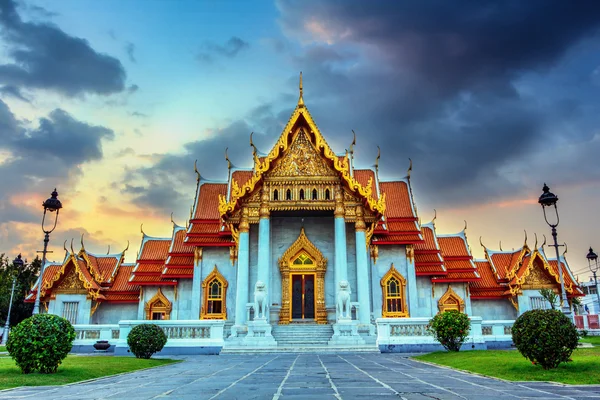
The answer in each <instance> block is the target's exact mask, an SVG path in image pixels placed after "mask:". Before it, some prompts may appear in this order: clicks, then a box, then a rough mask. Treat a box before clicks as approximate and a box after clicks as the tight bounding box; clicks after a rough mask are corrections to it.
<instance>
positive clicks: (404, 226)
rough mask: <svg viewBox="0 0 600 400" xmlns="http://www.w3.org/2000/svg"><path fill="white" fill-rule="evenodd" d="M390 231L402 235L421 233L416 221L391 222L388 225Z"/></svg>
mask: <svg viewBox="0 0 600 400" xmlns="http://www.w3.org/2000/svg"><path fill="white" fill-rule="evenodd" d="M387 228H388V231H390V232H402V233H408V232H410V233H412V232H416V233H421V232H420V231H419V228H418V227H417V224H416V223H415V221H389V222H388V223H387Z"/></svg>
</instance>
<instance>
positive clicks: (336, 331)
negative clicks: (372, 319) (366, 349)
mask: <svg viewBox="0 0 600 400" xmlns="http://www.w3.org/2000/svg"><path fill="white" fill-rule="evenodd" d="M364 344H365V340H364V339H363V338H362V337H361V336H360V335H359V334H358V324H357V321H352V320H351V319H347V318H340V319H338V321H337V323H335V324H333V336H332V337H331V339H330V340H329V345H330V346H337V345H364Z"/></svg>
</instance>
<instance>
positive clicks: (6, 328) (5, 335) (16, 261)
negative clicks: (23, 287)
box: [2, 254, 23, 346]
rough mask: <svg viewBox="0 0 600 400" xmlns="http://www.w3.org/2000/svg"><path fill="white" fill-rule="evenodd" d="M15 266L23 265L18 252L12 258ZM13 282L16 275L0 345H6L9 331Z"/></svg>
mask: <svg viewBox="0 0 600 400" xmlns="http://www.w3.org/2000/svg"><path fill="white" fill-rule="evenodd" d="M13 265H14V266H15V267H23V260H22V259H21V255H20V254H19V255H18V256H17V258H15V259H14V260H13ZM15 283H17V275H16V274H15V276H13V283H12V289H10V302H9V303H8V314H6V324H4V333H2V346H5V345H6V342H7V341H8V333H9V331H10V312H11V310H12V302H13V296H14V294H15Z"/></svg>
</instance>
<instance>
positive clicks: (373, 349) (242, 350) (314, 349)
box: [221, 345, 379, 354]
mask: <svg viewBox="0 0 600 400" xmlns="http://www.w3.org/2000/svg"><path fill="white" fill-rule="evenodd" d="M262 353H316V354H335V353H379V349H378V348H377V346H375V345H371V346H346V347H342V346H307V347H281V346H277V347H264V348H256V347H224V348H223V350H221V354H262Z"/></svg>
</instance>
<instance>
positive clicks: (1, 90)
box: [0, 85, 31, 103]
mask: <svg viewBox="0 0 600 400" xmlns="http://www.w3.org/2000/svg"><path fill="white" fill-rule="evenodd" d="M0 94H2V95H4V96H12V97H14V98H15V99H19V100H21V101H24V102H25V103H31V100H29V99H28V98H27V97H25V96H24V95H23V93H22V92H21V89H19V88H18V87H16V86H12V85H5V86H0Z"/></svg>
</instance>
